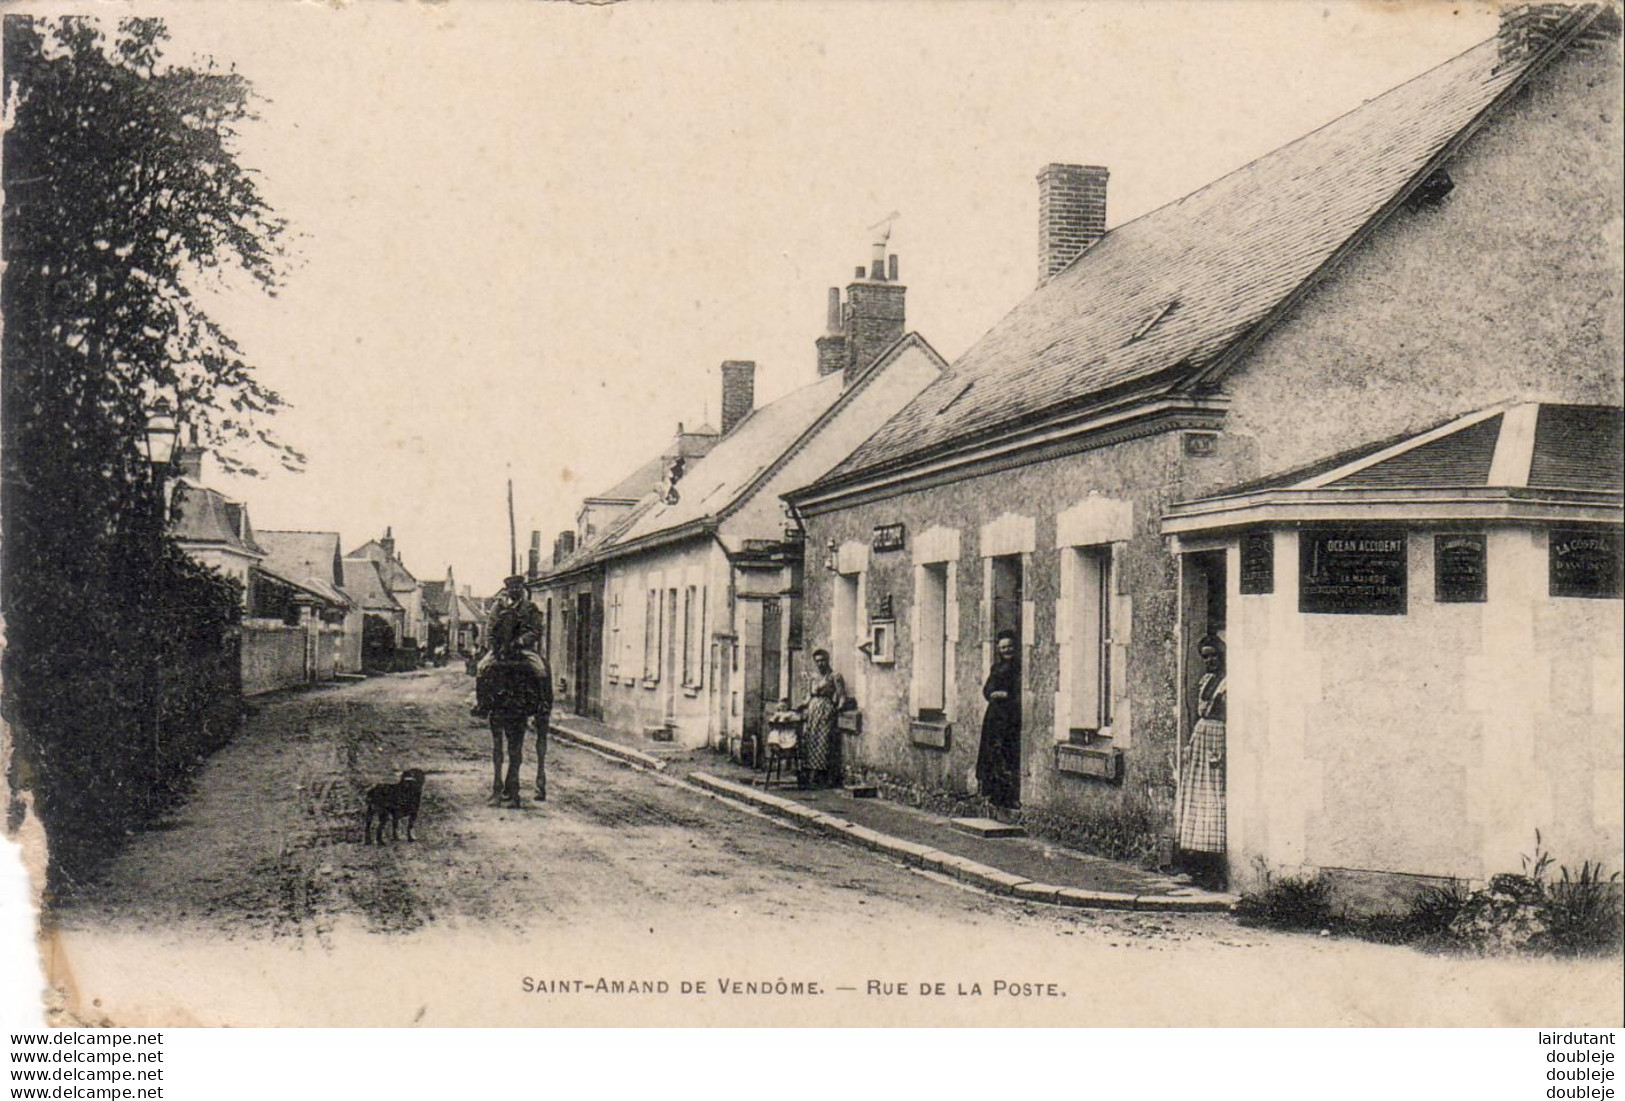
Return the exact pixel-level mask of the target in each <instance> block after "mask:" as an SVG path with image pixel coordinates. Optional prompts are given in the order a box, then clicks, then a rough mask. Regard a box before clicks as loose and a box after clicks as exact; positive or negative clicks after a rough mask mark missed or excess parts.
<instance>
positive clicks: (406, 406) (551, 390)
mask: <svg viewBox="0 0 1625 1101" xmlns="http://www.w3.org/2000/svg"><path fill="white" fill-rule="evenodd" d="M154 10H156V11H158V12H160V13H162V14H166V15H167V16H168V17H169V22H170V26H171V30H172V31H173V32H174V37H175V41H174V44H173V48H172V53H171V56H172V57H173V58H174V59H175V60H182V59H183V58H184V57H185V56H186V55H189V54H190V55H197V54H212V55H213V56H214V57H215V58H216V59H217V60H219V61H220V62H222V63H234V64H235V65H236V66H237V67H238V68H239V69H240V70H241V71H242V72H243V73H244V74H246V75H247V76H249V77H250V78H251V79H252V80H253V81H254V82H255V84H256V86H257V87H258V89H259V90H260V92H261V93H262V94H263V95H265V96H266V97H267V98H268V99H269V100H270V101H271V102H269V103H267V104H265V105H264V106H263V110H262V119H261V121H260V122H259V123H257V124H255V125H252V126H250V127H248V128H247V129H245V131H244V133H243V137H242V149H243V153H244V156H245V159H246V160H247V161H248V162H249V163H251V164H253V165H255V166H257V167H258V168H260V169H261V170H262V171H263V174H264V188H265V193H266V195H267V197H268V198H269V199H270V201H271V202H272V204H273V205H274V206H275V207H276V208H277V210H278V211H279V212H280V213H281V214H283V215H284V216H285V217H287V218H288V219H289V220H290V221H291V222H292V223H293V225H294V228H295V229H296V231H297V232H298V233H299V234H300V239H299V240H298V242H297V250H298V253H299V257H300V259H299V263H298V265H297V266H296V268H295V269H294V270H293V272H292V274H291V276H290V278H289V280H288V285H287V288H286V290H285V292H284V293H283V294H282V295H281V296H279V297H278V298H276V299H274V300H267V299H259V298H253V297H250V296H247V295H234V296H232V297H230V298H229V299H228V300H226V301H223V302H222V304H221V305H220V307H219V312H220V314H221V316H222V318H223V319H224V320H225V321H226V322H227V323H228V326H229V327H230V328H231V330H232V331H233V332H234V333H235V334H236V335H238V337H239V338H240V339H241V340H242V342H243V344H244V346H245V348H246V349H247V350H248V352H249V354H250V357H251V358H252V359H253V360H254V361H255V362H257V363H258V364H259V365H260V366H261V367H262V369H263V373H262V377H263V378H264V379H265V381H266V382H267V383H269V384H270V385H271V386H273V387H275V388H277V389H279V390H281V391H282V392H283V394H284V395H285V396H286V397H287V398H288V399H290V400H291V401H292V402H293V403H294V404H295V406H296V408H295V409H293V410H291V411H289V412H288V413H286V414H285V415H284V416H282V417H281V418H279V424H278V429H279V431H280V432H281V433H282V434H283V435H284V436H285V437H286V438H287V439H289V441H290V442H292V443H294V444H295V445H296V446H298V447H300V448H301V449H303V450H305V451H306V452H307V453H308V454H309V455H310V460H311V461H310V466H309V469H308V471H307V472H306V473H304V474H302V475H298V476H293V475H282V474H280V473H278V474H275V475H273V476H270V477H267V478H265V479H262V480H258V481H245V480H235V481H231V480H225V479H219V480H218V481H217V484H218V485H220V487H221V488H222V489H225V490H226V491H227V492H230V493H233V494H235V495H237V496H240V497H242V498H243V499H245V500H247V501H248V503H249V506H250V509H251V512H252V515H253V518H254V521H255V523H256V524H257V525H258V526H259V527H261V528H307V529H322V530H333V529H336V530H338V531H340V532H341V533H342V534H343V538H344V544H345V549H346V550H348V549H350V548H351V547H353V546H355V545H357V544H359V543H361V542H363V541H364V540H366V539H368V538H370V537H373V536H376V535H378V534H381V533H382V531H383V528H384V526H385V525H386V524H389V525H393V527H394V530H395V535H396V538H397V541H398V544H399V547H400V549H401V551H402V553H403V555H404V557H405V561H406V564H407V566H408V567H409V568H410V569H412V570H413V571H414V572H415V573H416V574H417V575H418V576H419V577H420V578H424V579H434V578H438V577H443V576H444V574H445V570H446V567H447V565H448V564H450V565H453V566H454V567H455V568H456V572H457V577H458V579H459V581H461V582H471V583H473V584H474V586H475V588H476V591H482V592H483V591H489V590H491V589H493V588H494V587H495V586H496V585H497V583H498V580H499V579H500V577H501V576H502V575H503V574H504V573H505V572H506V570H507V558H508V554H507V519H506V513H505V503H504V494H505V489H504V482H505V479H506V478H507V477H508V476H509V474H510V472H511V475H512V477H513V478H514V481H515V483H516V497H517V507H518V520H519V526H520V541H521V553H523V549H524V545H525V543H526V542H527V534H526V533H528V532H529V531H530V530H531V529H532V528H539V529H541V530H542V531H543V533H544V540H543V541H544V548H545V549H548V550H550V548H551V545H552V538H553V534H554V533H555V532H557V531H559V530H560V529H562V528H566V527H571V526H573V516H574V512H575V508H576V505H577V503H578V501H579V499H580V498H581V497H582V496H584V495H586V494H589V493H592V492H595V491H598V490H601V489H603V488H606V487H607V486H609V485H610V484H612V483H614V482H615V481H617V480H618V479H619V478H620V477H621V476H623V475H624V474H625V473H627V472H628V471H629V470H630V469H632V468H633V467H634V466H635V465H637V464H638V463H640V462H642V461H644V460H646V459H647V458H649V457H651V456H652V455H653V454H655V453H656V450H657V448H658V447H659V446H660V445H661V444H662V443H663V442H664V441H665V440H666V439H667V438H668V437H669V436H670V434H671V433H672V432H673V430H674V429H675V427H676V424H677V422H678V421H685V422H687V423H689V424H691V425H692V424H696V423H698V422H700V421H701V420H702V419H704V418H705V417H706V416H707V414H709V417H710V419H711V420H712V421H713V423H714V422H715V420H716V418H717V404H718V403H717V388H718V379H717V365H718V364H719V363H720V362H721V361H722V360H723V359H730V358H739V359H754V360H756V362H757V364H758V369H757V397H758V403H762V402H765V401H767V400H771V399H772V398H773V397H775V396H777V395H779V394H782V393H784V392H785V391H786V390H789V389H791V388H793V387H795V386H798V385H801V384H803V383H805V382H809V381H811V380H812V379H813V377H814V354H813V340H814V338H815V337H816V336H817V335H818V334H819V333H820V332H821V331H822V326H823V318H824V309H825V301H826V298H825V296H826V291H827V288H828V287H830V286H832V285H837V284H839V285H844V284H845V282H846V280H847V279H848V278H849V277H850V274H851V272H852V270H853V267H854V266H855V265H857V264H859V263H862V262H864V261H865V260H866V259H867V257H868V255H869V248H868V244H869V236H868V233H867V230H866V227H867V226H868V225H869V224H870V223H872V222H875V221H877V220H878V219H880V218H881V217H882V216H884V215H885V214H887V213H888V212H890V211H893V210H895V211H898V212H900V214H901V218H900V219H899V220H898V221H897V223H896V227H895V230H894V232H893V236H892V251H894V252H897V253H898V254H899V256H900V263H901V269H902V270H901V274H902V278H903V281H904V282H905V283H906V284H907V285H908V288H909V291H908V315H909V328H910V329H913V330H916V331H918V332H920V333H921V334H922V335H924V336H925V337H926V339H927V340H929V341H931V343H932V344H933V345H934V346H935V347H936V348H937V349H938V350H939V351H940V352H942V353H943V354H944V355H945V356H947V357H948V358H949V359H952V358H954V357H956V356H957V355H959V354H960V353H961V352H963V351H964V350H965V349H966V348H967V347H968V346H969V345H970V343H971V342H972V341H974V340H975V339H976V337H977V336H979V335H980V334H981V333H982V332H983V331H985V330H986V329H987V328H988V327H989V326H990V325H992V324H993V323H994V322H995V321H997V320H998V319H999V318H1000V317H1001V316H1002V315H1003V314H1004V313H1005V312H1007V311H1008V310H1009V309H1010V308H1011V307H1012V306H1013V305H1014V304H1015V303H1016V302H1017V301H1018V300H1019V299H1020V298H1021V297H1022V296H1023V295H1024V294H1025V293H1026V292H1027V291H1028V290H1030V289H1031V287H1032V284H1033V280H1034V274H1035V268H1036V257H1035V245H1036V219H1037V188H1036V184H1035V182H1034V176H1035V174H1036V173H1037V171H1038V169H1039V168H1040V167H1041V166H1042V165H1044V164H1045V163H1046V162H1049V161H1080V162H1086V163H1093V164H1104V165H1107V166H1109V167H1110V169H1111V171H1112V178H1111V185H1110V195H1109V200H1108V203H1109V214H1108V216H1109V224H1111V225H1117V224H1120V223H1122V222H1123V221H1126V220H1128V219H1129V218H1132V217H1134V216H1136V215H1139V214H1142V213H1144V212H1146V211H1148V210H1151V209H1153V208H1155V207H1156V206H1159V205H1161V204H1162V203H1165V202H1167V201H1169V200H1172V199H1175V198H1178V197H1179V196H1181V195H1183V194H1185V193H1187V192H1189V191H1192V190H1194V189H1195V188H1197V187H1200V186H1201V185H1202V184H1204V183H1206V182H1208V181H1209V180H1211V179H1213V178H1215V177H1217V176H1219V175H1221V174H1223V173H1224V172H1226V171H1229V170H1230V169H1233V168H1235V167H1238V166H1239V165H1241V164H1244V163H1246V162H1247V161H1249V160H1251V159H1253V158H1254V157H1257V156H1259V155H1260V154H1262V153H1265V152H1268V151H1269V150H1271V149H1273V148H1275V147H1277V146H1279V145H1281V144H1283V143H1285V142H1287V141H1290V140H1291V139H1293V138H1295V137H1297V136H1299V135H1301V134H1302V133H1305V132H1307V131H1308V130H1310V129H1313V128H1314V127H1316V126H1318V125H1320V124H1322V123H1324V122H1326V121H1328V120H1329V119H1331V118H1334V117H1335V116H1337V115H1339V114H1341V113H1343V112H1345V111H1347V110H1349V109H1351V108H1353V107H1356V106H1358V105H1359V103H1360V102H1361V101H1362V100H1364V99H1368V98H1370V97H1372V96H1374V95H1377V94H1380V93H1381V92H1383V91H1385V90H1387V89H1388V88H1390V87H1392V86H1393V85H1395V84H1398V83H1400V82H1402V81H1404V80H1406V79H1409V78H1410V77H1412V76H1414V75H1416V74H1418V73H1420V72H1422V71H1423V70H1425V69H1427V68H1429V67H1431V66H1432V65H1435V64H1437V63H1439V62H1440V61H1443V60H1445V59H1446V58H1448V57H1451V56H1453V55H1455V54H1457V53H1459V52H1461V51H1462V50H1464V49H1466V48H1467V47H1469V46H1471V45H1472V44H1474V43H1476V42H1478V41H1481V40H1482V39H1484V38H1486V37H1488V36H1489V35H1490V34H1492V33H1493V32H1494V27H1495V19H1494V16H1493V14H1491V13H1490V12H1489V11H1488V10H1487V9H1485V8H1482V7H1475V6H1472V5H1469V4H1465V3H1463V4H1457V5H1451V4H1440V5H1437V6H1431V7H1429V6H1426V5H1423V4H1418V3H1405V4H1400V5H1388V4H1385V5H1379V4H1376V3H1369V2H1363V3H1354V2H1344V3H1331V4H1326V5H1322V4H1315V3H1287V2H1285V0H1280V2H1267V3H1242V2H1239V0H1204V2H1197V3H1173V2H1164V3H1157V2H1152V3H1111V2H1106V3H1091V4H1088V5H1076V4H1064V3H1037V2H1028V3H1022V2H1006V3H994V4H985V3H984V4H977V3H951V4H950V3H946V2H933V3H909V2H895V0H894V2H889V3H884V4H882V3H866V2H861V0H848V2H844V3H834V4H818V3H797V4H779V5H769V4H767V3H756V4H712V3H699V2H692V3H664V4H661V5H658V6H657V5H653V4H649V3H635V2H633V3H624V4H618V5H611V6H601V7H599V6H585V5H572V4H566V3H536V2H529V3H524V2H518V0H515V2H506V0H482V2H479V3H475V2H472V0H454V2H452V3H448V4H440V5H432V6H431V5H423V4H402V3H383V2H371V3H359V4H355V5H353V6H349V7H345V8H339V7H330V6H324V5H317V4H294V3H283V4H277V5H274V6H273V5H241V4H239V5H226V4H220V3H210V4H200V3H191V4H180V5H175V6H171V7H155V8H154Z"/></svg>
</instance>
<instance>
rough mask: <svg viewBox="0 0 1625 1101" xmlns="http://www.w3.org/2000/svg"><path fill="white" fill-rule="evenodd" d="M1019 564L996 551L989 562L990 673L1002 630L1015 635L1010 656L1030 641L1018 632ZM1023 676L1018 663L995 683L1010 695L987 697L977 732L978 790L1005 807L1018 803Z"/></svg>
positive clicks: (1021, 579) (1020, 652)
mask: <svg viewBox="0 0 1625 1101" xmlns="http://www.w3.org/2000/svg"><path fill="white" fill-rule="evenodd" d="M1023 567H1024V563H1023V561H1022V556H1021V555H1019V554H1001V555H998V556H996V557H994V558H992V559H991V560H990V561H989V563H988V574H987V577H988V586H989V593H988V597H989V599H988V631H989V634H990V635H991V636H992V647H991V651H990V655H991V656H990V659H989V663H988V672H989V674H992V672H993V670H995V669H997V668H998V665H999V661H1000V656H999V638H1000V636H1001V635H1004V634H1006V633H1008V634H1010V635H1012V636H1013V637H1014V638H1015V652H1014V655H1013V656H1014V657H1015V658H1016V660H1018V661H1019V660H1020V659H1021V657H1022V656H1023V645H1024V644H1025V643H1026V642H1028V641H1029V640H1028V639H1025V638H1023V637H1022V631H1021V628H1022V619H1023V616H1022V603H1023V600H1024V599H1025V595H1026V594H1025V592H1024V588H1025V578H1024V577H1023V573H1024V568H1023ZM1026 679H1027V676H1026V669H1025V668H1022V669H1021V672H1020V674H1019V676H1018V677H1017V678H1016V679H1015V680H1014V681H1013V682H1012V683H1011V684H1009V685H1008V686H1002V687H1000V688H999V690H1003V691H1009V692H1010V693H1011V695H1010V696H1009V697H1006V698H1004V699H1002V700H1001V699H995V700H989V701H988V710H987V712H986V720H987V721H984V724H983V731H982V738H983V744H982V746H981V748H980V752H979V754H978V757H977V765H978V767H977V774H978V777H979V778H980V779H981V783H982V789H983V794H985V795H987V796H988V798H989V799H990V800H991V801H992V803H993V804H994V805H995V806H999V807H1005V808H1008V809H1014V808H1016V807H1018V806H1020V805H1021V781H1022V776H1023V768H1022V758H1023V756H1024V754H1023V752H1022V748H1023V747H1022V741H1023V738H1022V731H1023V727H1024V725H1025V719H1026V716H1025V715H1023V714H1022V704H1023V702H1024V697H1025V695H1026V693H1025V691H1024V689H1025V686H1026ZM995 713H997V715H998V716H999V721H996V722H995V721H993V719H994V716H995Z"/></svg>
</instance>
